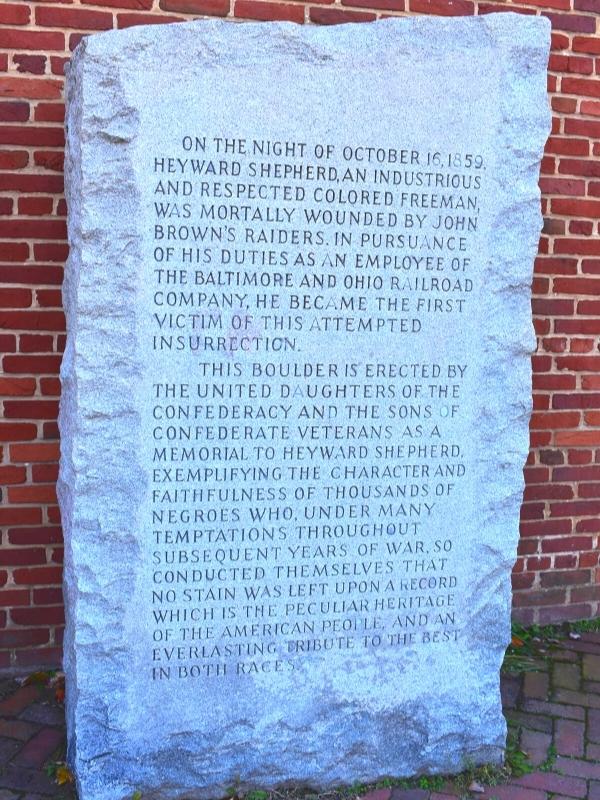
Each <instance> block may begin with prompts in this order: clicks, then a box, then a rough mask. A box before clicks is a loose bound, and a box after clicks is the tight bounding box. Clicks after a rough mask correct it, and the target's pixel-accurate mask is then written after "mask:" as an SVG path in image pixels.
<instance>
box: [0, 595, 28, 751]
mask: <svg viewBox="0 0 600 800" xmlns="http://www.w3.org/2000/svg"><path fill="white" fill-rule="evenodd" d="M30 594H31V593H30V591H29V589H0V606H3V607H4V608H12V607H13V606H28V605H30V602H31V596H30ZM34 602H35V601H34ZM2 735H3V734H2V730H1V728H0V736H2Z"/></svg>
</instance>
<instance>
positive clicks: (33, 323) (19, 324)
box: [0, 309, 65, 371]
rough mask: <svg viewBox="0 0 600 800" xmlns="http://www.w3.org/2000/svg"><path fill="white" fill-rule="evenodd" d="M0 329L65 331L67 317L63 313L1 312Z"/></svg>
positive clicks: (37, 311) (34, 311)
mask: <svg viewBox="0 0 600 800" xmlns="http://www.w3.org/2000/svg"><path fill="white" fill-rule="evenodd" d="M0 327H6V328H10V329H12V330H24V331H34V330H36V331H64V330H65V317H64V313H63V312H62V311H45V310H37V309H36V310H31V311H5V310H0ZM34 371H35V370H34Z"/></svg>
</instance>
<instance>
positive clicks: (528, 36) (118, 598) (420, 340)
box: [59, 14, 550, 800]
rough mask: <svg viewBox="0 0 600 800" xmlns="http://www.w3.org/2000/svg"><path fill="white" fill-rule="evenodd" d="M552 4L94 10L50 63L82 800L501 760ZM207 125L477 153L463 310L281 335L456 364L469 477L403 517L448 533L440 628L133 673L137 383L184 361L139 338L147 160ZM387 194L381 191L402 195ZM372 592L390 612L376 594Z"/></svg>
mask: <svg viewBox="0 0 600 800" xmlns="http://www.w3.org/2000/svg"><path fill="white" fill-rule="evenodd" d="M549 28H550V25H549V22H548V21H547V20H546V19H544V18H537V17H535V18H531V17H525V16H517V15H513V14H498V15H487V16H485V17H480V18H464V19H452V20H445V19H436V18H423V17H421V18H415V19H394V20H392V19H389V20H384V21H380V22H377V23H374V24H371V25H343V26H339V27H331V28H317V27H296V26H293V25H291V24H286V23H268V24H232V23H229V22H225V21H213V20H211V21H198V22H195V23H191V24H181V25H180V24H178V25H172V26H156V25H155V26H149V27H137V28H131V29H129V30H123V31H114V32H109V33H105V34H99V35H96V36H91V37H88V38H86V39H85V40H84V41H83V42H82V44H81V45H80V46H79V47H78V48H77V50H76V52H75V54H74V57H73V60H72V62H71V66H70V69H69V74H68V83H67V93H68V114H67V126H68V134H67V158H66V176H67V198H68V207H69V241H70V246H71V253H70V257H69V262H68V265H67V270H66V278H65V287H64V300H65V307H66V313H67V321H68V343H67V348H66V352H65V357H64V363H63V367H62V382H63V393H62V400H61V411H60V428H61V435H62V459H61V471H60V481H59V497H60V504H61V510H62V517H63V523H64V529H65V541H66V553H65V600H66V607H67V617H68V619H67V632H66V640H65V671H66V674H67V723H68V737H69V760H70V763H71V765H72V766H73V768H74V770H75V772H76V774H77V786H78V791H79V796H80V800H125V799H126V798H131V796H132V795H133V794H134V792H136V791H138V790H139V791H141V792H142V796H143V798H144V800H175V798H180V800H182V799H183V798H186V799H187V800H196V799H197V798H210V797H218V796H223V795H224V793H225V790H226V788H227V787H229V786H232V785H235V786H238V785H239V786H241V787H242V788H244V787H252V786H255V787H260V788H268V787H273V786H277V785H279V784H283V783H286V782H297V783H302V784H310V785H312V786H314V787H319V788H323V787H328V786H332V785H338V784H342V783H351V782H354V781H371V780H374V779H377V778H380V777H382V776H386V775H391V776H407V775H412V774H415V773H419V772H434V773H435V772H453V771H458V770H460V769H461V768H462V767H464V766H465V764H467V763H468V762H470V763H477V762H485V761H492V762H499V761H501V759H502V756H503V746H504V739H505V722H504V718H503V716H502V712H501V703H500V693H499V668H500V664H501V661H502V656H503V652H504V649H505V646H506V644H507V642H508V640H509V630H510V629H509V620H510V600H511V592H510V572H511V567H512V565H513V563H514V559H515V555H516V546H517V539H518V517H519V508H520V502H521V498H522V491H523V477H522V468H523V465H524V463H525V459H526V455H527V451H528V420H529V414H530V410H531V379H530V354H531V352H532V350H533V347H534V337H533V331H532V324H531V320H530V297H529V293H530V283H531V277H532V266H533V258H534V255H535V252H536V246H537V241H538V236H539V231H540V225H541V218H540V208H539V193H538V188H537V178H538V170H539V162H540V158H541V154H542V150H543V146H544V142H545V139H546V136H547V134H548V132H549V111H548V104H547V99H546V95H545V80H546V63H547V56H548V48H549V37H550V33H549ZM230 131H236V132H237V135H240V132H244V133H246V134H247V135H248V136H254V135H257V132H259V133H260V135H261V136H262V137H263V138H268V137H271V138H279V137H282V136H287V137H288V138H290V137H294V138H295V139H296V140H301V141H309V142H314V141H325V142H327V141H331V142H335V143H337V144H338V145H343V144H352V145H364V144H372V143H377V144H381V145H385V146H386V147H391V146H396V147H402V146H406V144H405V143H407V142H409V143H410V146H416V145H418V146H419V148H421V149H422V151H423V152H431V153H433V152H441V153H444V154H451V153H459V154H463V155H464V154H465V153H472V152H479V153H483V154H484V155H485V164H486V172H485V176H486V177H485V181H484V186H483V187H482V189H481V192H480V197H479V201H478V211H479V215H478V216H479V223H478V225H479V227H478V231H477V235H476V236H475V237H474V238H473V239H472V243H471V245H470V247H471V250H470V256H471V258H472V271H471V272H470V273H469V275H470V277H471V278H472V279H473V280H474V284H475V287H476V289H475V294H474V295H473V298H472V299H471V301H470V303H471V304H470V305H469V306H468V308H469V312H468V313H467V314H465V316H464V318H462V319H458V321H457V319H456V318H452V320H450V319H449V318H446V317H445V318H443V319H439V320H438V319H437V318H433V317H432V318H429V317H427V318H425V317H423V320H424V321H425V322H427V325H426V326H425V327H424V329H423V330H422V331H421V333H419V335H415V336H400V337H398V338H394V336H391V335H387V336H383V335H382V336H381V337H371V338H369V340H368V346H366V348H365V352H364V353H362V352H361V348H362V347H363V345H362V344H361V342H362V341H363V340H362V339H360V337H359V338H353V337H352V336H350V335H335V334H333V335H328V336H326V337H318V340H317V338H314V341H313V338H311V337H310V336H306V337H305V340H304V341H303V348H304V349H303V354H304V356H303V357H305V358H306V360H307V361H309V362H310V363H315V362H314V360H312V361H311V359H321V360H323V358H324V350H323V348H324V347H326V349H327V354H326V357H327V359H328V360H329V361H331V362H332V363H340V364H342V363H344V362H347V361H349V360H350V361H351V360H356V361H357V362H361V363H362V361H365V360H369V359H371V360H379V361H384V362H388V363H389V362H391V363H396V362H398V363H405V362H408V363H414V362H422V363H429V362H431V361H432V360H435V359H438V360H439V361H440V362H441V363H443V364H445V365H446V366H447V365H448V364H461V363H468V364H469V368H468V373H467V377H466V378H465V382H464V385H463V395H462V400H461V408H462V409H463V412H464V413H461V415H459V418H458V419H457V421H456V423H455V427H454V428H453V429H452V437H451V441H453V442H456V443H458V444H459V445H460V446H461V447H462V448H463V452H464V461H465V463H466V464H467V466H468V470H467V477H466V478H465V479H464V480H463V481H462V482H459V485H458V488H457V491H456V493H455V494H453V495H451V496H450V497H449V498H447V499H446V500H445V501H444V504H441V503H440V505H439V506H438V508H437V510H436V512H435V513H433V514H432V515H431V519H430V520H428V521H427V524H426V525H425V527H424V528H423V529H422V536H421V538H422V539H423V540H424V541H425V543H426V545H427V547H430V546H431V547H432V548H433V542H434V541H436V540H439V541H443V540H446V539H450V540H452V541H453V542H454V550H453V555H452V558H451V560H450V563H451V569H452V574H453V575H454V576H455V577H456V587H457V588H456V589H455V591H454V593H455V596H456V611H457V614H458V620H459V622H458V623H457V625H456V626H454V628H453V629H452V635H451V636H448V637H447V638H448V639H449V640H445V637H444V635H443V634H444V628H443V626H442V628H441V629H440V631H439V641H437V640H436V641H435V642H433V641H429V642H424V640H423V639H419V640H418V641H417V640H415V641H414V642H412V643H409V644H407V645H405V646H392V645H385V646H381V647H378V648H372V649H369V648H363V649H358V647H357V648H355V649H353V650H343V649H337V650H332V651H330V652H327V653H325V654H323V653H315V652H313V653H305V654H304V656H303V657H302V658H296V659H291V661H293V664H292V667H291V668H290V669H287V668H286V669H285V670H284V671H281V672H273V671H271V672H269V673H266V674H265V673H259V674H252V675H242V676H240V675H237V674H235V671H233V670H232V671H231V672H230V673H228V674H227V675H225V676H221V677H214V678H210V679H204V678H200V679H195V680H191V681H190V680H187V681H183V680H179V681H178V680H168V681H152V680H151V678H150V669H151V666H152V664H151V661H150V656H151V653H152V648H153V647H154V646H156V645H155V643H154V642H153V641H152V635H151V634H152V629H151V605H150V601H149V597H150V583H149V576H150V575H151V574H152V563H151V558H152V550H153V549H154V548H153V543H152V537H151V530H152V526H151V524H150V522H149V513H150V511H149V509H150V506H149V499H148V498H149V493H150V491H151V488H152V487H151V471H152V467H153V464H152V463H151V461H150V459H149V457H148V454H149V452H151V450H150V449H149V441H148V440H149V431H150V430H151V423H152V419H151V413H150V412H151V402H150V400H149V398H150V396H151V395H150V393H149V389H148V387H149V386H150V385H151V384H152V382H153V380H154V381H156V380H161V379H164V376H168V377H169V379H173V380H180V381H181V380H183V379H185V377H186V376H189V374H190V372H192V371H193V370H194V369H195V366H194V365H195V364H196V361H197V360H198V359H197V357H196V358H195V359H194V358H191V357H190V355H189V353H188V354H183V355H181V354H179V355H174V356H173V357H172V358H171V359H167V358H166V357H164V356H158V355H157V354H156V353H152V352H151V351H150V350H149V346H148V341H149V339H150V337H149V335H148V331H149V329H150V318H151V312H152V309H151V308H150V306H149V302H148V297H149V295H148V285H149V283H150V276H151V273H152V269H153V266H154V265H153V264H152V262H151V255H152V252H153V245H154V242H153V239H152V231H153V226H152V220H151V218H150V216H149V211H148V208H149V207H151V206H152V199H153V198H152V195H151V186H152V184H153V182H155V178H156V176H155V175H153V174H152V170H151V167H150V166H149V165H151V163H152V162H151V157H152V156H153V155H154V154H155V153H156V152H159V153H161V152H162V153H169V152H170V151H169V148H171V149H172V148H173V143H174V142H178V141H180V140H181V136H182V135H184V134H191V135H200V134H201V133H202V134H207V135H209V136H216V135H225V134H226V133H227V132H230ZM409 191H410V190H409ZM419 191H420V190H419ZM397 197H399V194H398V195H397ZM394 210H395V211H398V212H402V211H403V209H402V207H401V203H400V200H399V199H398V200H397V203H396V206H394ZM404 210H406V209H404ZM234 227H235V226H234ZM238 227H239V226H238ZM242 227H243V225H242ZM394 353H397V355H393V354H394ZM284 360H285V357H284ZM278 385H279V384H278V382H277V380H275V381H273V387H274V388H275V389H276V388H277V387H278ZM395 430H396V429H395ZM398 430H400V429H398ZM369 458H370V457H369ZM369 463H371V462H370V460H369V459H367V461H366V464H367V465H368V464H369ZM384 561H385V559H384ZM400 563H401V562H400V560H399V559H396V560H395V561H394V566H393V568H394V569H400V567H399V564H400ZM269 568H270V567H269ZM270 579H271V581H272V582H274V579H272V578H270ZM408 594H409V593H408V592H407V591H404V590H401V591H398V592H396V594H395V595H394V596H395V597H402V596H404V597H406V596H408ZM345 616H346V617H348V618H350V619H358V618H359V617H364V616H365V615H364V614H362V615H361V614H358V613H349V614H346V615H345ZM380 616H381V618H382V626H383V629H386V628H387V630H391V629H392V628H393V624H394V620H395V618H396V617H397V616H398V611H397V610H395V611H393V612H382V613H381V615H380ZM451 627H452V626H451ZM159 644H160V646H164V644H165V643H164V642H163V643H159ZM178 644H179V643H178ZM282 658H283V660H284V663H286V664H287V663H288V660H287V659H286V657H285V655H283V656H282Z"/></svg>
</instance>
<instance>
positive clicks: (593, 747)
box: [585, 744, 600, 761]
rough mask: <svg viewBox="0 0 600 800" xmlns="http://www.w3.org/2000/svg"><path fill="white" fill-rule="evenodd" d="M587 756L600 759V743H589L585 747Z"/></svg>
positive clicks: (594, 759) (596, 759) (595, 759)
mask: <svg viewBox="0 0 600 800" xmlns="http://www.w3.org/2000/svg"><path fill="white" fill-rule="evenodd" d="M585 757H586V758H589V759H591V760H592V761H600V744H588V746H587V747H586V748H585Z"/></svg>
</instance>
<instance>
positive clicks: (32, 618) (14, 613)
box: [10, 605, 65, 627]
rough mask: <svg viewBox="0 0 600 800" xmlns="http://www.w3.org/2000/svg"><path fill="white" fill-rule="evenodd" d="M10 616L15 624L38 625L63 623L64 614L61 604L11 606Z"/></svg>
mask: <svg viewBox="0 0 600 800" xmlns="http://www.w3.org/2000/svg"><path fill="white" fill-rule="evenodd" d="M10 617H11V619H12V621H13V622H14V623H15V625H24V626H29V625H31V626H33V627H35V626H37V627H39V626H40V625H63V624H64V621H65V615H64V610H63V607H62V605H61V606H45V607H43V608H40V607H39V606H36V607H35V608H13V609H11V612H10Z"/></svg>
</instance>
